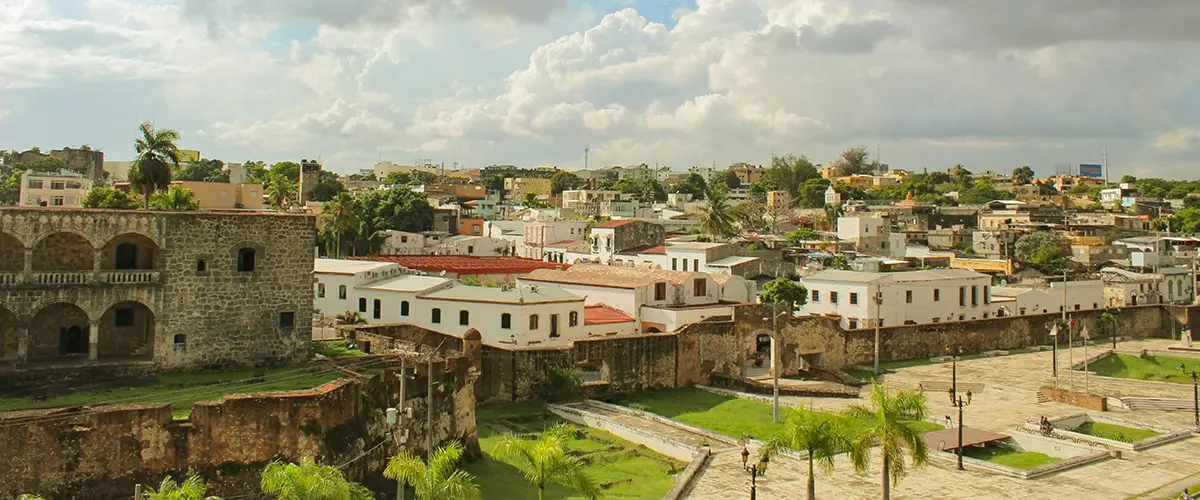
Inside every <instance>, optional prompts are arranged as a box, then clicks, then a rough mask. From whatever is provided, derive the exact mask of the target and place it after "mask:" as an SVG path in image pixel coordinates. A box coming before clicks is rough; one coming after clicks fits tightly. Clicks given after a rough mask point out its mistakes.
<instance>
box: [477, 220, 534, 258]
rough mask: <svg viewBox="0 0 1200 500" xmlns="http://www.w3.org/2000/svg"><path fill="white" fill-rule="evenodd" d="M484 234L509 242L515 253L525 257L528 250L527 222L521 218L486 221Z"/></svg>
mask: <svg viewBox="0 0 1200 500" xmlns="http://www.w3.org/2000/svg"><path fill="white" fill-rule="evenodd" d="M483 235H484V236H487V237H489V238H499V239H502V240H505V241H507V242H509V248H512V249H513V252H514V253H513V255H516V256H518V257H523V256H525V255H526V253H527V252H528V251H527V250H526V249H525V222H524V221H519V220H496V221H491V220H489V221H484V223H483Z"/></svg>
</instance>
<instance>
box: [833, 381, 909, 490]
mask: <svg viewBox="0 0 1200 500" xmlns="http://www.w3.org/2000/svg"><path fill="white" fill-rule="evenodd" d="M926 411H927V410H926V408H925V395H924V394H921V393H919V392H916V391H908V390H905V391H899V392H897V393H896V394H888V391H887V386H886V385H880V384H878V383H876V382H872V383H871V397H870V404H869V405H867V406H863V405H858V404H856V405H851V406H850V407H849V408H848V409H847V413H848V414H849V415H850V416H851V417H854V418H859V419H863V420H866V421H868V426H867V427H866V428H865V429H864V430H863V434H864V436H863V437H865V438H867V439H870V440H872V441H875V442H877V443H878V444H879V449H880V455H882V457H883V499H884V500H890V499H891V498H892V489H891V487H892V486H893V485H895V484H898V483H899V482H900V478H901V477H903V476H904V472H905V465H904V455H905V454H907V455H908V456H909V458H911V459H912V463H913V466H915V467H921V466H923V465H925V462H926V460H927V459H928V452H927V451H926V449H925V441H922V440H921V434H920V433H919V432H917V431H915V430H913V429H912V428H911V427H909V426H907V425H905V423H904V421H905V420H921V419H924V418H925V414H926ZM906 452H907V453H906Z"/></svg>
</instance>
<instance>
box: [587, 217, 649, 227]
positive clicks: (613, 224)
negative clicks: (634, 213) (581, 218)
mask: <svg viewBox="0 0 1200 500" xmlns="http://www.w3.org/2000/svg"><path fill="white" fill-rule="evenodd" d="M634 222H641V220H639V219H620V220H610V221H608V222H601V223H599V224H596V225H595V226H592V228H593V229H613V228H618V227H621V226H627V225H629V224H633V223H634Z"/></svg>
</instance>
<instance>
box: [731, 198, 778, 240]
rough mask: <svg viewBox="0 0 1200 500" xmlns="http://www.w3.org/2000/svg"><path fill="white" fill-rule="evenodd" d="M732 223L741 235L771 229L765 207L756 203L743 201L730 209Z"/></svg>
mask: <svg viewBox="0 0 1200 500" xmlns="http://www.w3.org/2000/svg"><path fill="white" fill-rule="evenodd" d="M730 211H731V212H732V214H731V215H732V216H733V221H734V223H735V224H736V225H737V226H738V227H739V228H741V232H743V233H760V232H766V231H769V230H770V229H771V224H770V221H769V220H767V215H768V212H767V207H766V206H764V205H763V204H762V203H759V202H757V201H745V202H742V203H739V204H737V205H735V206H734V207H733V208H732V209H730Z"/></svg>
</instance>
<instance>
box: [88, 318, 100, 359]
mask: <svg viewBox="0 0 1200 500" xmlns="http://www.w3.org/2000/svg"><path fill="white" fill-rule="evenodd" d="M99 358H100V322H99V321H92V322H91V323H90V324H89V325H88V363H95V362H96V360H97V359H99Z"/></svg>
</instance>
